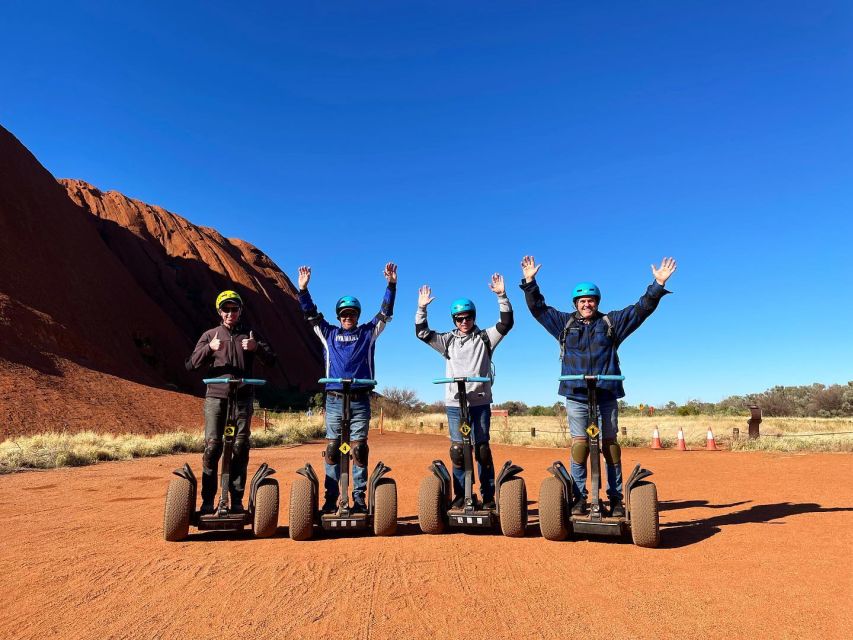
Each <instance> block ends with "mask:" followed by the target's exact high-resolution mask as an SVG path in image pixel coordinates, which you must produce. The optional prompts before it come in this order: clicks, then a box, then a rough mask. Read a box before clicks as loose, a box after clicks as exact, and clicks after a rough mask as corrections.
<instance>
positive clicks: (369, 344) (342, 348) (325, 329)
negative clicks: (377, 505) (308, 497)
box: [298, 262, 397, 513]
mask: <svg viewBox="0 0 853 640" xmlns="http://www.w3.org/2000/svg"><path fill="white" fill-rule="evenodd" d="M383 275H384V276H385V280H386V281H387V283H388V286H387V288H386V289H385V296H384V297H383V299H382V305H381V307H380V310H379V313H377V314H376V315H375V316H374V317H373V318H371V319H370V320H369V321H368V322H365V323H364V324H359V323H358V320H359V317H360V316H361V303H360V302H359V301H358V298H355V297H353V296H343V297H341V298H339V299H338V301H337V302H336V303H335V315H336V316H337V318H338V321H339V322H340V326H339V327H336V326H333V325H331V324H330V323H328V322H327V321H326V320H325V319H324V318H323V314H322V313H319V312H318V311H317V305H315V304H314V301H313V300H312V299H311V294H310V293H308V282H309V281H310V280H311V267H308V266H302V267H299V280H298V282H299V295H298V298H299V304H300V306H301V307H302V312H303V313H304V315H305V320H306V321H307V322H308V323H309V324H310V325H311V326H312V327H313V328H314V333H315V334H317V337H318V338H319V339H320V341H321V342H322V344H323V351H324V352H325V359H326V371H325V377H326V378H361V379H363V380H373V379H375V373H374V351H375V348H376V340H377V339H378V337H379V334H381V333H382V331H383V330H384V329H385V326H386V325H387V324H388V322H390V320H391V316H392V315H393V314H394V299H395V297H396V295H397V265H396V264H394V263H393V262H389V263H388V264H386V265H385V270H384V272H383ZM342 388H343V385H342V384H341V383H340V382H330V383H327V384H326V403H325V407H326V439H327V443H326V456H325V467H326V480H325V483H324V486H325V490H326V494H325V499H324V502H323V507H322V509H323V511H324V512H327V513H329V512H332V511H334V510H335V509H336V508H337V507H336V505H337V501H338V497H339V491H340V490H339V488H338V480H339V479H340V473H341V465H340V455H341V454H340V449H339V447H340V444H341V442H340V437H341V421H342V416H343V396H342ZM351 389H352V390H351V392H350V398H351V401H350V413H351V423H350V429H351V430H350V443H351V445H352V455H353V468H352V480H353V483H352V486H353V491H352V498H353V511H354V512H356V513H358V512H365V511H366V509H367V505H366V502H365V493H366V487H367V461H368V446H367V434H368V428H369V425H370V394H371V392H372V387H370V386H367V385H363V384H360V385H355V384H354V385H353V386H352V387H351Z"/></svg>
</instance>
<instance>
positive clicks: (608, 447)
mask: <svg viewBox="0 0 853 640" xmlns="http://www.w3.org/2000/svg"><path fill="white" fill-rule="evenodd" d="M601 444H602V445H603V447H602V448H603V451H602V453H603V454H604V461H605V462H606V463H607V464H609V465H614V464H619V463H620V462H622V447H620V446H619V443H618V442H616V440H609V439H608V440H604V441H603V442H602V443H601Z"/></svg>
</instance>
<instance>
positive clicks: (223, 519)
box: [196, 511, 251, 531]
mask: <svg viewBox="0 0 853 640" xmlns="http://www.w3.org/2000/svg"><path fill="white" fill-rule="evenodd" d="M196 520H197V522H198V525H197V527H198V529H199V530H200V531H231V530H237V531H239V530H241V529H243V527H245V526H246V525H247V524H249V522H251V520H250V514H249V512H248V511H247V512H244V513H228V514H224V515H221V516H220V515H217V514H215V513H211V514H208V515H204V516H199V515H196Z"/></svg>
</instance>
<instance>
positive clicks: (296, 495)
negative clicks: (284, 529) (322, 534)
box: [289, 475, 315, 540]
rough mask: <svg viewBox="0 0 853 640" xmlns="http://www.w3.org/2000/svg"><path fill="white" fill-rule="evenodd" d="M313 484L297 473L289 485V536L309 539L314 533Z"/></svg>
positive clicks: (296, 538)
mask: <svg viewBox="0 0 853 640" xmlns="http://www.w3.org/2000/svg"><path fill="white" fill-rule="evenodd" d="M314 502H315V500H314V484H313V483H312V482H311V481H310V480H309V479H308V478H306V477H305V476H303V475H297V476H296V479H295V480H294V481H293V484H292V485H291V487H290V525H289V530H290V538H291V540H310V539H311V536H312V535H313V534H314Z"/></svg>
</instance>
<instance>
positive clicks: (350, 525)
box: [320, 513, 373, 531]
mask: <svg viewBox="0 0 853 640" xmlns="http://www.w3.org/2000/svg"><path fill="white" fill-rule="evenodd" d="M320 526H322V527H323V529H324V530H325V531H344V530H346V531H357V530H359V529H370V528H371V527H372V526H373V519H372V518H371V517H369V516H368V515H367V514H366V513H358V514H354V515H349V516H339V515H338V514H336V513H324V514H323V515H322V516H320Z"/></svg>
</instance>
